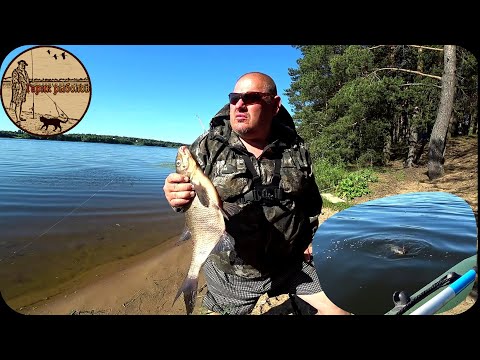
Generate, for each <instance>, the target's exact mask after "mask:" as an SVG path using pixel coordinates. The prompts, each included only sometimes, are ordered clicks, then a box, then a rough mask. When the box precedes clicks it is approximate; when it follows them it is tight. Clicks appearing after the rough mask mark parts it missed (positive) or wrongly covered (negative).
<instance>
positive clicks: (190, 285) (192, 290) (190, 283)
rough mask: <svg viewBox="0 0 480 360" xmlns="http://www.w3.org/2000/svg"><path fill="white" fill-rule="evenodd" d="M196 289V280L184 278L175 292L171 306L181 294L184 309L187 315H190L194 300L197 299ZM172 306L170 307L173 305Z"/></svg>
mask: <svg viewBox="0 0 480 360" xmlns="http://www.w3.org/2000/svg"><path fill="white" fill-rule="evenodd" d="M197 288H198V278H197V277H195V278H191V277H188V276H187V277H186V278H185V280H184V281H183V284H182V286H180V289H179V290H178V292H177V295H176V296H175V299H174V300H173V304H175V301H177V299H178V297H179V296H180V294H181V293H182V292H183V301H184V302H185V308H186V309H187V315H190V314H191V313H192V312H193V308H194V307H195V300H196V298H197ZM173 304H172V305H173Z"/></svg>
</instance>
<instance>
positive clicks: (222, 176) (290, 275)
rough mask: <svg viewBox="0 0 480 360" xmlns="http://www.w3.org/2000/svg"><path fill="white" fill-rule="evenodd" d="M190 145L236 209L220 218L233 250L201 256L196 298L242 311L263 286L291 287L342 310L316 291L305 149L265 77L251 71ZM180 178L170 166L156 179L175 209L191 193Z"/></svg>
mask: <svg viewBox="0 0 480 360" xmlns="http://www.w3.org/2000/svg"><path fill="white" fill-rule="evenodd" d="M190 151H191V152H192V154H193V156H194V157H195V158H196V160H197V162H198V163H199V165H200V166H201V167H202V169H203V170H204V172H205V174H206V175H207V176H209V178H210V179H211V180H212V182H213V184H214V185H215V187H216V188H217V191H218V193H219V195H220V198H221V199H222V201H224V202H230V203H235V204H236V205H237V206H238V207H239V208H240V209H241V210H240V211H239V212H238V213H237V214H236V215H233V216H231V217H230V218H229V220H227V221H226V228H227V229H226V230H227V232H228V233H229V234H230V235H231V236H232V237H233V238H234V239H235V250H234V251H229V252H225V253H220V254H211V255H210V256H209V258H208V259H207V261H206V262H205V264H204V272H205V278H206V282H207V287H208V291H207V294H206V296H205V298H204V301H203V305H204V306H205V307H206V308H208V309H210V310H212V311H214V312H217V313H224V314H248V313H250V312H251V310H252V309H253V308H254V307H255V304H256V302H257V301H258V299H259V297H260V296H261V295H263V294H264V293H266V292H267V293H268V294H269V295H270V296H277V295H280V294H287V293H288V294H291V293H296V294H297V296H298V297H299V298H301V299H303V300H304V301H306V302H307V303H309V304H310V305H311V306H313V307H314V308H316V309H317V314H348V313H347V312H345V311H344V310H342V309H340V308H338V307H337V306H336V305H335V304H333V303H332V302H331V301H330V300H329V299H328V298H327V296H326V295H325V293H324V292H323V291H322V289H321V286H320V282H319V280H318V277H317V274H316V272H315V268H314V266H313V264H312V263H311V261H310V260H311V259H309V258H308V259H306V257H308V256H309V254H311V241H312V238H313V235H314V233H315V231H316V230H317V228H318V216H319V215H320V212H321V207H322V199H321V196H320V193H319V191H318V188H317V185H316V183H315V179H314V176H313V173H312V167H311V163H310V157H309V153H308V151H307V150H306V148H305V146H304V144H303V140H302V139H301V138H300V137H299V136H298V134H297V133H296V131H295V127H294V125H293V120H292V118H291V117H290V115H289V114H288V112H287V111H286V110H285V108H284V107H283V106H282V105H281V99H280V97H279V96H278V95H277V88H276V85H275V82H274V81H273V79H272V78H271V77H270V76H268V75H266V74H263V73H259V72H251V73H247V74H245V75H243V76H242V77H240V78H239V80H238V81H237V83H236V85H235V88H234V92H233V93H231V94H229V104H227V105H226V106H225V107H224V108H223V109H222V110H220V112H219V113H218V114H217V115H216V116H215V117H214V118H213V119H212V121H211V124H210V130H209V132H207V133H206V134H204V135H201V136H199V137H198V138H197V139H196V140H195V141H194V143H193V144H192V145H191V146H190ZM188 181H189V179H188V178H184V177H183V176H181V175H179V174H176V173H173V174H170V175H169V176H167V178H166V180H165V185H164V187H163V189H164V192H165V196H166V198H167V200H168V202H169V204H170V205H171V206H172V207H173V208H174V209H175V210H176V211H182V210H184V209H185V206H186V205H187V204H189V203H190V201H192V198H193V197H194V196H195V192H194V190H195V189H194V188H193V186H192V185H191V184H190V183H189V182H188Z"/></svg>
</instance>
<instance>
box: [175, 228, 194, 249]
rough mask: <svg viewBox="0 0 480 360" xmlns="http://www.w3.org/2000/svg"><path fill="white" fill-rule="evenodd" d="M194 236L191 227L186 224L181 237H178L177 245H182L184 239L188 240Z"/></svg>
mask: <svg viewBox="0 0 480 360" xmlns="http://www.w3.org/2000/svg"><path fill="white" fill-rule="evenodd" d="M191 237H192V232H191V231H190V229H189V228H188V227H187V226H185V227H184V228H183V231H182V234H181V235H180V237H179V238H178V240H177V242H176V244H177V245H180V244H181V243H183V242H184V241H187V240H190V239H191Z"/></svg>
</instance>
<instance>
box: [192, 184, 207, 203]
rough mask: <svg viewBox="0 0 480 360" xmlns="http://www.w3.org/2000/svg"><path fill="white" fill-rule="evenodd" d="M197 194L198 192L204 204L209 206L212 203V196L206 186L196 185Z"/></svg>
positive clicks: (199, 198)
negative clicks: (209, 195) (210, 196)
mask: <svg viewBox="0 0 480 360" xmlns="http://www.w3.org/2000/svg"><path fill="white" fill-rule="evenodd" d="M195 194H197V196H198V200H200V203H201V204H202V205H203V206H205V207H208V206H209V205H210V198H209V197H208V192H207V190H206V189H205V187H204V186H202V185H201V184H197V185H195Z"/></svg>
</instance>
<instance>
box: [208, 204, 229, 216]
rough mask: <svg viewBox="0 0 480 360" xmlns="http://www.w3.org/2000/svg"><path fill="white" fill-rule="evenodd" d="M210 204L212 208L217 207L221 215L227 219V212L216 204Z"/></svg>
mask: <svg viewBox="0 0 480 360" xmlns="http://www.w3.org/2000/svg"><path fill="white" fill-rule="evenodd" d="M212 206H213V208H215V209H218V210H219V211H220V212H221V213H222V215H223V217H224V218H225V219H227V220H229V219H228V214H227V213H226V212H225V211H224V210H223V209H222V208H221V207H219V206H218V205H217V204H212Z"/></svg>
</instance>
